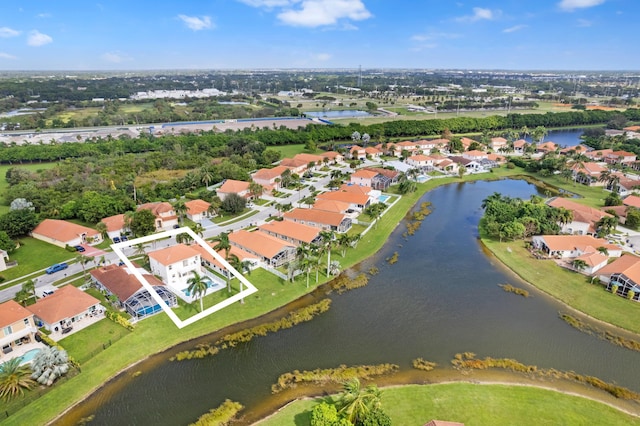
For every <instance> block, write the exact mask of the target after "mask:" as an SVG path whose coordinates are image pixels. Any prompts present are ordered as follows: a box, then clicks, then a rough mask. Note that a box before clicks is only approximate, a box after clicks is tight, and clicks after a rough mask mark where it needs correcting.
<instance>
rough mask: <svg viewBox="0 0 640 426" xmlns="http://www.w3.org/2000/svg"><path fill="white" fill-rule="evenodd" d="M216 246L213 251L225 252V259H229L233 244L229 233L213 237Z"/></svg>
mask: <svg viewBox="0 0 640 426" xmlns="http://www.w3.org/2000/svg"><path fill="white" fill-rule="evenodd" d="M211 241H212V242H214V243H215V244H214V245H213V249H214V250H215V251H220V250H224V257H225V259H226V258H228V257H229V251H230V250H231V243H230V242H229V233H228V232H222V233H220V234H219V235H217V236H215V237H213V238H212V239H211Z"/></svg>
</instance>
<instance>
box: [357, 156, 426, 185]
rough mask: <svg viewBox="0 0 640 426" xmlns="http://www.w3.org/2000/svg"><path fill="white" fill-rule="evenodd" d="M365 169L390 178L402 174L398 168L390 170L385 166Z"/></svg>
mask: <svg viewBox="0 0 640 426" xmlns="http://www.w3.org/2000/svg"><path fill="white" fill-rule="evenodd" d="M436 155H437V154H436ZM364 170H369V171H370V172H376V173H378V174H381V175H383V176H386V177H388V178H389V179H395V178H397V177H398V176H400V172H398V171H397V170H389V169H385V168H383V167H365V168H364Z"/></svg>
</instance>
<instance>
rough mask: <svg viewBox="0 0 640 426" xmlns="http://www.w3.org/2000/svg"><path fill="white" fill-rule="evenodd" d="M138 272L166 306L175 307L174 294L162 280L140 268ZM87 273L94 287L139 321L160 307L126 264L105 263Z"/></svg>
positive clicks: (156, 311)
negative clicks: (110, 297)
mask: <svg viewBox="0 0 640 426" xmlns="http://www.w3.org/2000/svg"><path fill="white" fill-rule="evenodd" d="M140 272H141V273H142V276H143V277H144V278H145V279H146V280H147V282H148V283H149V284H150V285H151V286H152V287H153V289H154V290H155V292H156V293H158V295H159V296H160V297H161V298H162V300H163V301H164V302H165V303H166V304H167V305H168V306H169V307H174V306H177V304H178V301H177V298H176V295H175V294H173V293H172V292H171V290H169V289H168V288H167V286H165V285H164V283H163V282H162V281H160V280H159V279H158V278H156V277H155V276H153V275H151V274H149V273H148V272H147V271H145V270H144V269H141V270H140ZM89 273H90V274H91V278H92V279H93V282H94V283H95V284H96V285H97V286H98V288H100V289H101V290H102V291H103V292H104V293H105V294H107V295H114V296H115V297H116V298H117V299H118V303H119V306H120V307H121V308H123V309H124V310H125V311H126V312H127V313H128V314H129V315H131V316H132V317H133V318H136V319H139V320H140V319H143V318H146V317H148V316H150V315H153V314H156V313H158V312H160V311H161V310H162V308H161V307H160V304H159V303H157V302H156V301H155V299H154V298H153V297H152V296H151V294H150V293H149V291H148V290H147V289H146V288H144V287H143V286H142V284H141V283H140V281H138V279H137V278H136V277H135V275H133V274H132V273H131V272H130V271H129V268H127V267H126V266H118V265H106V266H102V267H100V268H96V269H92V270H91V271H90V272H89Z"/></svg>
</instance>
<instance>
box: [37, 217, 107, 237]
mask: <svg viewBox="0 0 640 426" xmlns="http://www.w3.org/2000/svg"><path fill="white" fill-rule="evenodd" d="M32 233H33V234H38V235H42V236H45V237H47V238H51V239H53V240H56V241H61V242H67V241H71V240H74V239H76V238H78V237H80V236H81V235H82V234H86V235H87V236H88V237H92V236H97V235H100V233H99V232H98V231H96V230H95V229H91V228H87V227H86V226H82V225H77V224H75V223H71V222H67V221H64V220H57V219H45V220H43V221H42V222H40V225H38V226H36V228H35V229H34V230H33V231H32Z"/></svg>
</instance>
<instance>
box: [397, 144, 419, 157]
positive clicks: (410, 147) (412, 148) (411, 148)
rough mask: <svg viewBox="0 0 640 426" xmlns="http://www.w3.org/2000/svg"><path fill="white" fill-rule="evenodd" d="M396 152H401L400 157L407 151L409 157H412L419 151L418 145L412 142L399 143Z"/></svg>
mask: <svg viewBox="0 0 640 426" xmlns="http://www.w3.org/2000/svg"><path fill="white" fill-rule="evenodd" d="M395 150H396V152H400V154H399V155H398V157H401V156H402V152H403V151H407V152H409V155H411V154H412V153H414V152H416V151H418V144H417V143H416V142H410V141H403V142H398V143H396V146H395Z"/></svg>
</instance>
